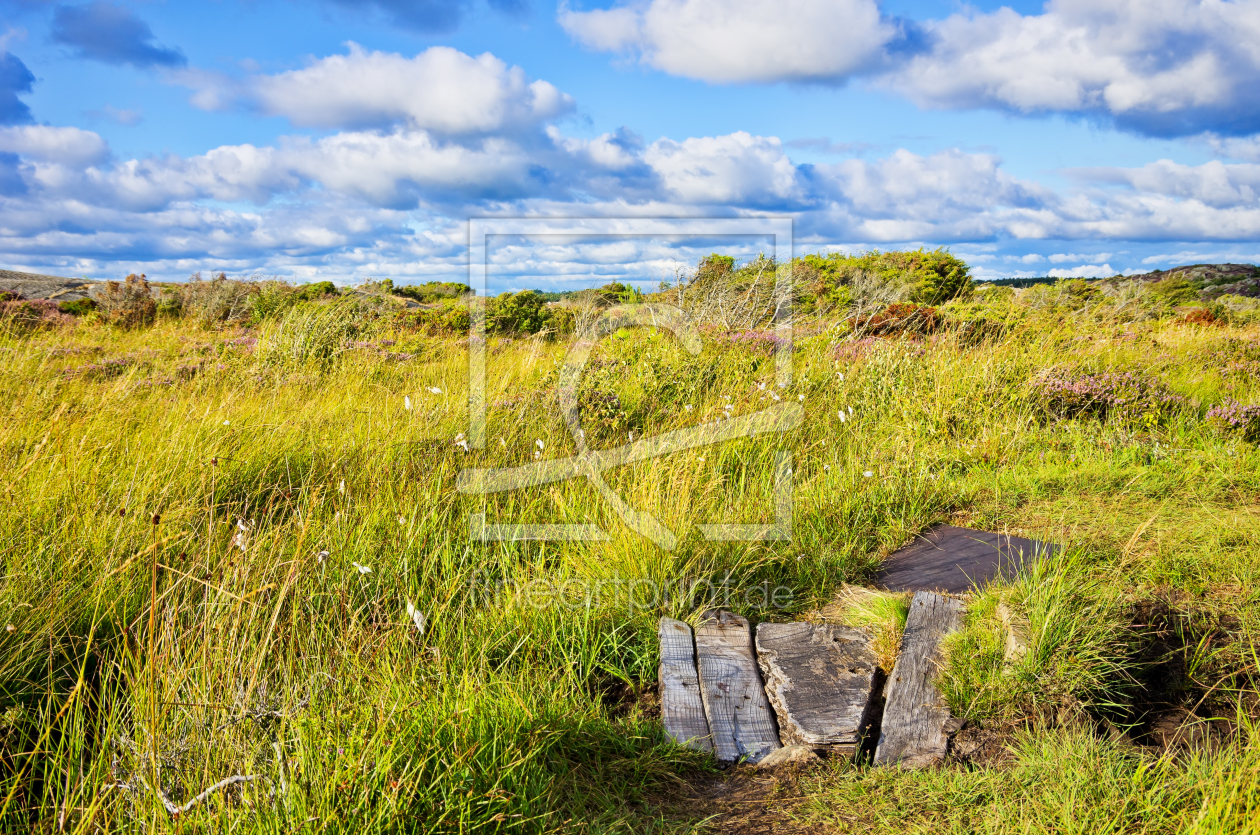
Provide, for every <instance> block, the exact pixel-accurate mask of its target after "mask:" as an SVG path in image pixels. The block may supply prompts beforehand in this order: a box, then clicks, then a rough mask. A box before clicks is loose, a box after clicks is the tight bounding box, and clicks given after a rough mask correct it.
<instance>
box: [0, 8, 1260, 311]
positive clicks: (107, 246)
mask: <svg viewBox="0 0 1260 835" xmlns="http://www.w3.org/2000/svg"><path fill="white" fill-rule="evenodd" d="M521 217H529V218H556V219H557V220H556V221H555V223H556V229H557V231H562V230H564V229H565V228H567V227H566V226H565V224H566V223H568V222H569V221H563V220H559V219H565V218H570V219H576V220H574V221H573V223H574V224H576V225H577V226H580V221H581V219H588V218H714V217H790V218H792V220H793V248H794V251H795V252H796V253H797V254H804V253H809V252H828V251H837V250H838V251H845V252H857V251H862V250H867V249H884V250H887V249H896V248H906V247H910V248H915V247H919V246H924V247H929V248H935V247H946V248H948V249H949V250H950V251H952V252H954V253H955V254H957V255H959V256H961V257H963V258H964V259H966V260H967V262H968V263H969V264H971V265H972V268H973V273H974V274H975V275H976V276H977V277H979V278H998V277H1007V276H1029V275H1061V276H1093V275H1113V274H1116V273H1136V272H1146V271H1149V270H1152V269H1156V268H1160V269H1164V268H1167V267H1170V266H1175V265H1178V264H1184V263H1196V262H1223V261H1233V262H1245V263H1257V262H1260V0H1050V2H1047V3H1044V4H1042V3H1036V2H1026V0H1025V1H1023V2H1012V3H1007V4H1001V3H996V2H987V0H986V1H985V2H977V3H972V4H963V3H957V2H950V0H886V2H883V3H880V2H877V0H776V2H756V1H755V0H611V2H607V1H606V0H602V1H601V2H593V0H566V1H565V2H560V3H559V4H557V3H556V2H554V0H553V1H552V2H544V1H543V0H209V1H208V2H195V1H194V0H184V1H183V2H164V1H163V0H139V1H138V2H124V1H123V0H118V2H114V1H113V0H94V1H93V2H46V1H45V0H0V268H8V269H18V270H26V271H33V272H43V273H51V274H56V275H73V276H77V275H87V276H90V277H94V278H116V277H121V276H124V275H126V274H127V273H129V272H133V271H134V272H143V273H146V274H147V275H148V276H149V277H150V278H159V279H164V280H181V279H184V278H187V277H188V276H189V275H190V274H192V273H194V272H198V271H200V272H202V273H203V274H209V273H211V272H218V271H221V270H222V271H226V272H227V273H228V274H229V275H232V276H245V275H252V274H258V275H266V276H273V275H274V276H279V277H283V278H288V279H291V280H297V281H317V280H333V281H337V282H338V283H343V284H352V283H358V282H361V281H363V280H365V279H367V278H386V277H389V278H392V279H393V280H394V281H395V282H396V283H413V282H422V281H428V280H466V279H467V269H468V267H467V259H468V220H469V218H521ZM772 246H773V243H769V244H768V243H767V241H766V239H764V238H760V237H749V238H742V239H727V240H713V239H709V240H700V239H691V238H688V239H642V238H625V239H621V240H613V239H608V238H606V237H604V238H589V239H586V238H581V237H576V238H575V237H573V236H568V237H555V238H536V239H532V240H521V239H516V238H512V239H506V238H505V239H504V240H502V241H490V242H488V245H487V248H486V252H487V258H488V259H489V266H488V271H487V274H488V276H489V279H488V281H489V284H490V287H491V291H492V292H497V291H501V290H505V289H518V288H520V287H540V288H544V289H563V288H565V287H570V286H577V285H584V284H590V283H592V282H600V283H602V282H603V281H604V280H609V279H612V278H617V279H621V280H630V281H635V282H638V283H640V284H642V285H644V286H649V285H652V284H655V283H656V282H659V281H661V280H668V279H670V278H671V277H672V276H673V275H675V274H676V273H677V271H678V270H679V269H680V268H683V267H685V266H686V265H687V264H694V262H695V259H696V258H697V257H698V256H699V255H700V254H702V253H705V252H709V251H713V250H715V249H716V250H721V251H723V252H729V253H730V254H734V255H737V256H739V257H741V258H749V257H752V256H754V255H755V254H756V253H757V252H758V251H768V250H769V249H770V248H771V247H772Z"/></svg>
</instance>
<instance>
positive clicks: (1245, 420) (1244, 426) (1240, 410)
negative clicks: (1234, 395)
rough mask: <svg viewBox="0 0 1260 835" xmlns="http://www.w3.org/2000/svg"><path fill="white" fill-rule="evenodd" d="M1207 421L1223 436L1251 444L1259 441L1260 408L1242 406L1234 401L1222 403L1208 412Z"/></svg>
mask: <svg viewBox="0 0 1260 835" xmlns="http://www.w3.org/2000/svg"><path fill="white" fill-rule="evenodd" d="M1207 421H1208V423H1209V424H1210V425H1211V426H1212V428H1213V429H1216V430H1217V431H1218V432H1221V433H1223V434H1226V435H1233V436H1235V437H1239V438H1242V439H1243V440H1244V441H1249V442H1252V443H1255V442H1257V441H1260V406H1244V405H1243V404H1241V403H1236V402H1234V401H1230V402H1228V403H1222V404H1221V405H1220V406H1216V407H1214V408H1212V409H1210V410H1209V411H1208V413H1207Z"/></svg>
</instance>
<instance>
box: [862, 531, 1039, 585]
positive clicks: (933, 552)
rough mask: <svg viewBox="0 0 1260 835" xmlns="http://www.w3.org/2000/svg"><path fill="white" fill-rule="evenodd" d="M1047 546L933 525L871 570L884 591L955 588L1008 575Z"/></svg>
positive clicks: (983, 532)
mask: <svg viewBox="0 0 1260 835" xmlns="http://www.w3.org/2000/svg"><path fill="white" fill-rule="evenodd" d="M1051 550H1053V546H1048V545H1046V544H1045V543H1043V542H1037V541H1035V540H1032V539H1024V538H1023V537H1019V536H1006V535H1004V534H998V533H990V532H989V531H975V530H971V529H969V528H956V527H954V526H953V525H937V526H936V527H934V528H931V529H930V530H928V531H926V532H925V533H922V534H920V535H918V536H916V537H915V539H914V542H912V543H910V544H909V545H907V546H906V547H904V548H902V549H900V550H898V551H895V552H893V553H892V554H890V555H889V556H888V559H886V560H884V564H883V565H882V566H880V569H879V571H878V572H876V574H875V584H876V585H878V586H880V587H881V588H885V589H887V590H889V591H941V592H948V593H950V594H961V593H963V592H965V591H968V590H970V589H972V588H977V587H979V586H983V585H984V584H985V583H987V582H988V581H989V580H992V579H994V578H995V577H998V576H999V575H1001V576H1008V577H1009V576H1012V575H1013V574H1014V572H1015V571H1017V570H1018V569H1019V568H1020V567H1021V566H1023V565H1026V564H1029V563H1031V562H1032V561H1033V560H1034V559H1036V558H1037V557H1038V556H1041V555H1044V554H1047V553H1049V552H1050V551H1051Z"/></svg>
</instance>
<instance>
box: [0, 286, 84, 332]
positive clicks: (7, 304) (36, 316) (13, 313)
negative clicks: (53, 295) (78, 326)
mask: <svg viewBox="0 0 1260 835" xmlns="http://www.w3.org/2000/svg"><path fill="white" fill-rule="evenodd" d="M8 295H9V296H10V297H11V298H9V299H7V300H4V299H0V328H3V329H6V330H12V331H17V332H26V331H33V330H43V329H45V328H54V327H58V326H61V325H69V324H73V322H74V317H73V316H70V315H69V314H68V313H66V312H65V311H63V310H61V309H60V307H58V305H57V303H56V302H52V301H45V300H40V299H33V300H27V299H23V298H21V297H20V296H18V295H17V294H16V293H11V294H8Z"/></svg>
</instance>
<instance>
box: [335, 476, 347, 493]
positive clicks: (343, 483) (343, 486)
mask: <svg viewBox="0 0 1260 835" xmlns="http://www.w3.org/2000/svg"><path fill="white" fill-rule="evenodd" d="M337 492H338V493H341V494H342V495H343V496H344V495H345V493H346V480H345V479H344V478H343V479H342V480H341V483H340V484H338V485H337Z"/></svg>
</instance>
